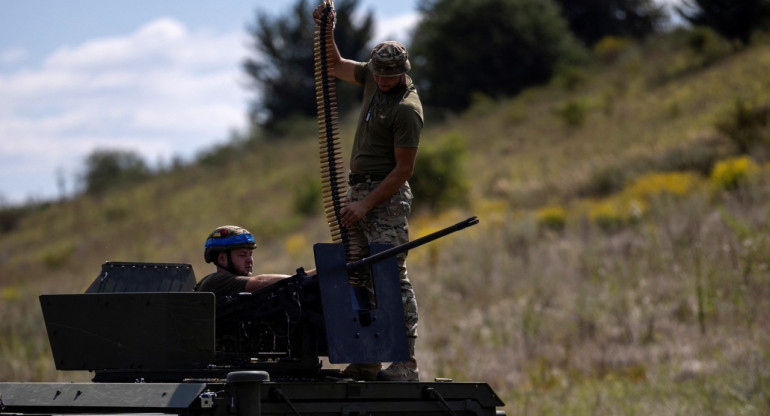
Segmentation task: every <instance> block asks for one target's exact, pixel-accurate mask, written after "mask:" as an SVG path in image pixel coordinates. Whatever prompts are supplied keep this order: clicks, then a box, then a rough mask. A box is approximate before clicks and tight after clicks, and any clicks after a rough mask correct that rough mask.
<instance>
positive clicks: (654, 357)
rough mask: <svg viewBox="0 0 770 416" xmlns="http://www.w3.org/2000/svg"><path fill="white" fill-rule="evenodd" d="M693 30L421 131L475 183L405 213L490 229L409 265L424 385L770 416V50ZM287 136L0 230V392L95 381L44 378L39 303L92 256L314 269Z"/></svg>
mask: <svg viewBox="0 0 770 416" xmlns="http://www.w3.org/2000/svg"><path fill="white" fill-rule="evenodd" d="M688 39H691V38H689V37H688V35H686V34H677V35H669V36H666V37H661V38H656V39H651V40H650V41H648V42H646V43H645V44H643V45H636V44H630V43H624V42H622V41H619V40H615V43H611V42H609V43H604V44H602V45H603V47H602V48H599V49H598V50H597V63H596V64H595V66H593V67H591V68H589V69H586V70H582V71H574V72H571V73H565V74H564V75H562V76H561V77H558V78H557V79H555V80H554V81H553V82H552V83H551V84H550V85H547V86H543V87H539V88H534V89H532V90H528V91H525V92H524V93H522V94H520V95H519V96H517V97H515V98H512V99H507V100H492V99H490V98H486V97H478V99H477V100H476V101H475V104H474V106H473V107H472V108H471V109H469V110H468V111H467V112H465V113H464V114H461V115H457V116H454V117H451V118H449V119H447V120H445V121H443V122H441V123H434V124H431V125H429V126H428V127H427V129H426V131H425V133H424V137H423V142H424V143H425V145H426V146H429V144H430V143H431V142H439V141H440V139H441V138H442V137H446V136H448V135H453V136H454V137H459V138H461V140H462V143H463V146H464V147H465V148H466V149H467V154H468V156H469V157H468V159H467V160H466V165H465V169H466V177H467V180H468V183H469V184H470V191H469V194H468V196H467V198H466V200H467V201H466V204H464V205H463V206H461V207H445V209H444V210H442V211H441V212H430V211H428V210H426V209H418V210H416V212H415V213H414V214H413V215H412V217H411V224H410V228H411V234H412V236H413V237H418V236H421V235H424V234H427V233H428V232H431V231H434V230H436V229H437V228H440V227H443V226H447V225H451V224H453V223H454V222H456V221H459V220H462V219H464V218H466V217H468V216H470V215H477V216H478V217H479V218H480V220H481V223H480V224H479V225H477V226H475V227H472V228H470V229H468V230H464V231H462V232H460V233H458V234H455V235H452V236H450V237H447V238H444V239H441V240H438V241H436V242H434V243H431V244H430V245H428V246H425V247H422V248H419V249H417V250H414V251H413V252H412V253H410V256H409V262H408V264H409V267H410V277H411V279H412V280H413V283H414V285H415V290H416V293H417V297H418V302H419V307H420V316H421V321H420V322H421V323H420V327H419V329H418V331H419V334H420V336H419V339H418V341H417V342H418V344H417V355H418V362H419V365H420V369H421V373H422V376H423V379H425V380H429V379H433V378H434V377H449V378H453V379H454V380H457V381H470V380H477V381H486V382H488V383H490V384H491V385H492V386H493V388H494V389H495V390H496V391H497V392H498V394H499V395H500V396H501V397H502V399H503V400H504V401H505V402H506V407H505V410H506V411H507V413H508V414H509V415H538V416H540V415H574V416H577V415H649V414H655V415H695V414H697V415H765V414H768V413H770V322H769V321H768V319H767V317H768V316H769V315H770V270H768V266H769V264H770V209H769V208H768V207H769V206H770V166H769V165H768V164H767V163H768V161H770V158H768V154H770V115H768V113H765V112H763V111H764V110H763V109H764V108H766V107H768V106H770V42H767V41H760V42H758V43H757V44H755V45H754V46H752V47H750V48H746V49H743V50H740V51H731V50H729V49H728V48H726V46H725V45H724V44H722V43H720V42H719V41H717V40H714V39H710V40H709V42H708V43H707V47H706V48H705V49H701V50H693V49H692V48H690V47H688V46H687V45H688ZM752 117H753V118H752ZM763 117H764V118H763ZM757 120H758V121H757ZM352 128H353V126H352V125H351V124H350V122H349V121H348V122H345V124H344V125H343V131H342V137H344V138H346V139H349V138H350V137H351V136H352ZM293 135H295V136H297V137H296V138H293V139H287V140H282V141H279V142H269V143H268V142H257V143H252V144H251V145H250V146H248V147H246V148H245V149H242V151H239V152H232V154H224V155H223V156H222V157H223V158H226V159H227V160H228V162H229V163H227V164H212V165H197V166H190V167H185V168H183V169H181V170H178V171H174V172H171V173H166V174H163V175H161V176H159V177H158V178H156V179H154V180H152V181H150V182H147V183H144V184H141V185H138V186H136V187H133V188H131V189H126V190H124V191H123V192H117V193H112V194H109V195H105V196H103V197H100V198H95V197H81V198H78V199H75V200H71V201H66V202H61V203H56V204H51V205H50V206H47V207H45V208H44V209H40V210H38V211H37V212H35V213H34V214H30V215H28V216H26V217H24V218H23V219H22V221H21V223H19V224H18V227H17V228H16V229H15V230H13V231H11V232H7V233H4V234H0V314H1V316H2V317H3V319H2V320H0V335H1V336H0V380H2V381H11V380H24V381H40V380H81V381H82V380H88V379H90V375H89V374H80V373H71V372H57V371H56V370H55V369H54V366H53V362H52V359H51V353H50V349H49V347H48V341H47V338H46V334H45V328H44V326H43V322H42V317H41V314H40V311H39V309H40V308H39V305H38V300H37V297H38V295H40V294H43V293H79V292H82V291H83V290H84V289H85V288H86V287H87V286H88V285H89V284H90V283H91V281H93V279H94V278H95V277H96V276H97V275H98V273H99V270H100V267H101V263H103V262H104V261H107V260H111V261H160V262H188V263H191V264H192V265H193V267H194V270H195V272H196V275H197V276H198V277H199V278H200V277H202V276H204V275H205V274H207V273H208V271H209V269H210V266H208V265H206V264H205V263H204V262H203V260H202V251H203V250H202V243H203V239H204V238H205V236H206V235H207V234H208V232H210V231H211V229H213V228H214V227H216V226H218V225H222V224H228V223H233V224H239V225H242V226H245V227H246V228H248V229H249V230H251V231H252V232H253V233H254V234H255V236H256V238H257V240H258V244H259V248H258V249H257V251H255V261H256V263H257V265H258V266H257V267H256V268H257V269H258V270H259V271H264V272H286V273H290V272H292V271H293V270H294V269H295V268H296V267H298V266H304V267H305V268H311V267H313V266H314V265H313V258H312V244H313V243H315V242H325V241H329V237H328V230H327V229H326V225H325V224H324V222H323V220H322V217H321V216H320V214H313V215H310V216H308V215H302V214H299V213H298V212H297V209H296V208H295V207H294V205H293V204H294V201H296V200H297V198H298V193H299V192H300V189H301V188H302V185H303V184H305V183H307V181H310V180H314V178H315V177H316V176H317V173H316V172H317V170H318V162H317V159H318V156H317V154H316V151H317V150H316V144H315V139H311V138H313V137H315V133H314V131H313V127H312V123H311V124H310V128H307V127H303V126H302V125H299V126H298V127H297V128H296V131H295V132H293ZM741 137H749V138H750V139H751V140H753V141H752V142H751V143H753V145H752V146H750V148H748V149H741V146H740V143H742V142H741V139H740V138H741ZM305 138H307V139H305ZM347 145H349V143H346V146H347ZM236 153H237V155H236ZM435 180H437V181H439V180H441V178H435ZM416 197H417V198H418V199H419V197H420V195H416ZM319 205H320V201H319Z"/></svg>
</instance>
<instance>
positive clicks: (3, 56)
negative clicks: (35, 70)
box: [0, 48, 29, 65]
mask: <svg viewBox="0 0 770 416" xmlns="http://www.w3.org/2000/svg"><path fill="white" fill-rule="evenodd" d="M28 56H29V52H28V51H27V50H26V49H22V48H11V49H7V50H4V51H0V65H13V64H17V63H19V62H22V61H24V60H25V59H27V57H28Z"/></svg>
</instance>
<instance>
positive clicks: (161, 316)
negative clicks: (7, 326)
mask: <svg viewBox="0 0 770 416" xmlns="http://www.w3.org/2000/svg"><path fill="white" fill-rule="evenodd" d="M40 306H41V307H42V309H43V318H44V319H45V326H46V330H47V331H48V339H49V341H50V343H51V350H52V352H53V358H54V361H55V364H56V368H57V369H59V370H104V369H179V368H202V367H205V366H206V365H207V364H210V363H211V362H213V359H214V320H215V297H214V294H213V293H194V292H189V293H93V294H76V295H41V296H40Z"/></svg>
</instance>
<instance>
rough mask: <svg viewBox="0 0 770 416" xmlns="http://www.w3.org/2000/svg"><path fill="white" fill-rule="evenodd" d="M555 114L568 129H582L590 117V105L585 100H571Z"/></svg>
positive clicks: (557, 109)
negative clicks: (588, 116)
mask: <svg viewBox="0 0 770 416" xmlns="http://www.w3.org/2000/svg"><path fill="white" fill-rule="evenodd" d="M554 113H555V114H556V115H557V116H559V117H560V118H561V119H562V121H563V122H564V124H565V125H567V126H568V127H580V126H582V125H583V123H584V122H585V119H586V116H587V115H588V104H587V103H586V102H585V100H578V99H575V98H570V99H569V100H567V101H565V102H564V103H562V104H561V105H560V106H558V107H557V108H556V109H555V110H554Z"/></svg>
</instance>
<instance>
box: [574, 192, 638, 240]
mask: <svg viewBox="0 0 770 416" xmlns="http://www.w3.org/2000/svg"><path fill="white" fill-rule="evenodd" d="M646 213H647V203H646V202H644V201H643V200H641V199H638V198H633V197H625V196H616V197H612V198H607V199H603V200H601V201H598V202H595V203H592V204H591V205H590V206H589V209H588V218H589V219H590V220H591V221H592V222H593V223H595V224H596V225H597V226H598V227H599V228H601V229H602V230H604V231H607V232H613V231H617V230H619V229H620V228H622V227H623V226H624V225H627V224H634V223H637V222H638V221H639V220H640V219H641V218H642V217H643V216H644V215H645V214H646Z"/></svg>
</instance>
